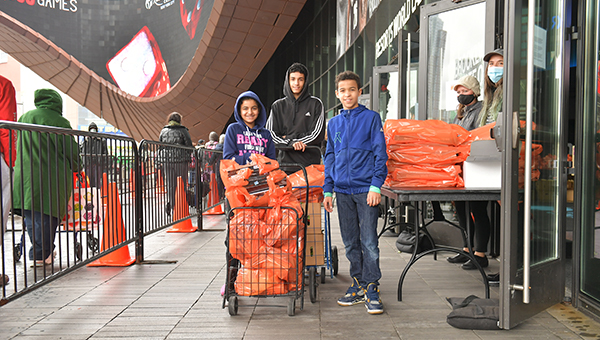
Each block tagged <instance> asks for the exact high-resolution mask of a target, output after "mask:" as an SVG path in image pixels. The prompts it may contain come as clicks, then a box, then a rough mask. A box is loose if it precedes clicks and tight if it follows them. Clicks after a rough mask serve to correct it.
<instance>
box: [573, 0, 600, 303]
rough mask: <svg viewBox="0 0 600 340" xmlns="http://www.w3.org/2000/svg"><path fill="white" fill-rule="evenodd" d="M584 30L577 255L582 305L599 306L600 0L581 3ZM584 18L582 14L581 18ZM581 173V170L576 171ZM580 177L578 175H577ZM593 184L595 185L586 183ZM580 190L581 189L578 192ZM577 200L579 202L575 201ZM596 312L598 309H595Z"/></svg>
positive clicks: (578, 154)
mask: <svg viewBox="0 0 600 340" xmlns="http://www.w3.org/2000/svg"><path fill="white" fill-rule="evenodd" d="M580 6H585V7H583V8H584V9H583V10H582V13H584V14H583V15H584V20H583V22H584V23H585V24H584V27H585V31H584V32H583V33H584V34H583V36H584V39H585V40H583V41H582V42H581V43H582V44H583V53H582V58H581V59H580V60H581V61H582V62H581V66H580V67H581V68H582V72H580V74H581V75H582V76H581V80H582V83H583V84H582V85H583V86H581V88H582V91H581V92H582V97H583V100H582V103H583V107H582V109H583V110H582V117H583V119H582V122H581V130H582V132H583V133H582V136H583V138H582V142H583V143H582V147H581V148H580V149H581V150H578V151H579V152H578V153H577V155H576V157H577V156H579V157H580V159H581V160H582V164H581V172H580V173H581V175H582V177H581V178H582V181H581V184H578V185H577V188H578V189H580V190H581V193H582V195H581V196H580V197H581V202H579V205H580V206H581V223H580V225H581V235H580V236H579V240H580V244H581V249H580V251H579V254H577V255H579V256H574V257H573V259H574V261H573V265H574V266H576V265H577V262H576V260H579V261H581V262H580V264H579V268H580V271H581V273H580V275H579V278H578V279H579V299H580V300H581V301H580V302H579V303H580V304H585V305H592V306H596V308H598V307H597V306H598V305H600V275H599V274H598V273H600V19H599V17H598V15H599V12H598V11H600V5H599V3H598V1H597V0H588V1H585V3H581V4H580ZM580 18H581V17H580ZM577 175H579V173H578V174H577ZM576 178H579V177H576ZM586 183H593V185H586ZM576 192H578V191H576ZM576 203H577V202H576ZM596 311H597V310H596Z"/></svg>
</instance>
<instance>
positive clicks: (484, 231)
mask: <svg viewBox="0 0 600 340" xmlns="http://www.w3.org/2000/svg"><path fill="white" fill-rule="evenodd" d="M487 204H488V202H487V201H473V202H470V203H469V209H470V211H471V214H472V215H473V216H474V217H475V223H474V225H475V244H474V245H473V250H474V255H475V260H476V261H477V262H478V263H479V265H480V266H481V267H483V268H485V267H487V266H488V265H489V261H488V259H487V257H486V256H485V252H486V251H487V244H488V240H489V238H490V219H489V217H488V214H487ZM462 269H466V270H473V269H477V266H476V265H475V264H474V263H473V262H472V260H469V261H467V262H465V263H464V264H463V265H462Z"/></svg>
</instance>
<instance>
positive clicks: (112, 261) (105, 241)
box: [88, 183, 135, 267]
mask: <svg viewBox="0 0 600 340" xmlns="http://www.w3.org/2000/svg"><path fill="white" fill-rule="evenodd" d="M107 187H108V199H107V200H108V205H107V207H106V209H105V210H104V228H103V233H102V242H100V251H101V252H102V251H104V250H106V249H109V248H110V247H112V246H115V245H117V244H119V243H121V242H123V241H124V240H125V227H124V226H123V215H122V211H121V202H120V200H119V193H118V191H117V183H110V184H109V185H107ZM134 262H135V258H134V257H131V254H129V247H128V246H124V247H121V248H119V249H117V250H115V251H113V252H111V253H108V254H107V255H104V256H102V257H101V258H99V259H98V260H96V261H94V262H92V263H90V264H88V266H89V267H101V266H109V267H127V266H129V265H131V264H132V263H134Z"/></svg>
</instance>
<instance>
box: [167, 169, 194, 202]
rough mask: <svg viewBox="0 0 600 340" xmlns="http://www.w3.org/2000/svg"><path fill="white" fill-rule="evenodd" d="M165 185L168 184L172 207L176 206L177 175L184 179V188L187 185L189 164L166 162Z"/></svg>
mask: <svg viewBox="0 0 600 340" xmlns="http://www.w3.org/2000/svg"><path fill="white" fill-rule="evenodd" d="M164 176H165V185H166V186H167V197H168V198H169V201H168V203H170V205H171V209H173V208H174V207H175V193H176V192H177V177H181V178H182V179H183V188H184V190H185V188H186V187H187V181H188V164H187V163H183V162H182V163H171V164H164Z"/></svg>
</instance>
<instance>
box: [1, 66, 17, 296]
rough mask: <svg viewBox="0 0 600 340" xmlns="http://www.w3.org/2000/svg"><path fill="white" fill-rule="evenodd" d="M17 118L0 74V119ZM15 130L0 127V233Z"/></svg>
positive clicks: (5, 214)
mask: <svg viewBox="0 0 600 340" xmlns="http://www.w3.org/2000/svg"><path fill="white" fill-rule="evenodd" d="M16 119H17V99H16V96H15V88H14V86H13V84H12V82H11V81H10V80H8V79H6V78H4V77H3V76H0V120H6V121H11V122H14V121H15V120H16ZM15 140H16V132H14V131H13V132H12V134H11V133H10V131H9V130H7V129H0V158H1V159H0V173H1V174H2V176H1V181H2V220H1V221H0V222H1V223H2V226H1V227H0V233H4V232H5V231H6V224H7V223H8V214H9V213H10V209H11V202H10V185H11V182H10V171H11V169H12V168H13V166H14V165H15V160H16V159H17V158H16V156H17V149H16V147H15ZM8 281H9V277H8V275H4V274H2V279H0V287H2V286H4V285H5V284H7V283H8Z"/></svg>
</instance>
